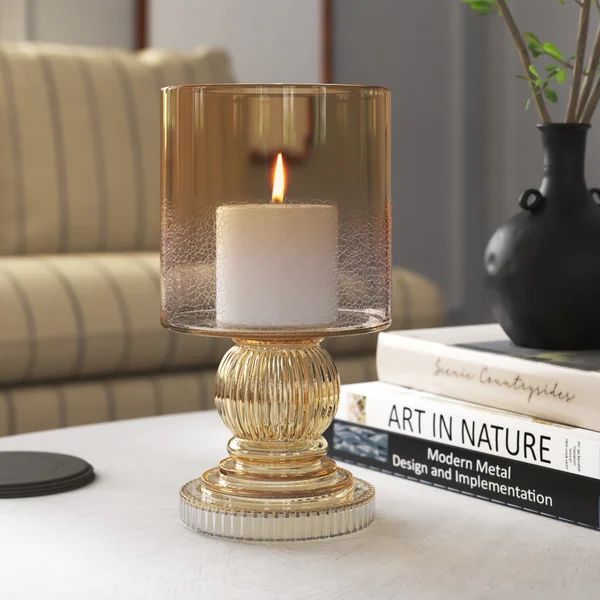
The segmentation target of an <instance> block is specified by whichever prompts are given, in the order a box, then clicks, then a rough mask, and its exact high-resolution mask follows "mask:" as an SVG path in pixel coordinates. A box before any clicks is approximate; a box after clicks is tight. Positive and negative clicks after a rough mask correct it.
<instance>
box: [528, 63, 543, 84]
mask: <svg viewBox="0 0 600 600" xmlns="http://www.w3.org/2000/svg"><path fill="white" fill-rule="evenodd" d="M529 72H530V73H531V74H532V75H533V76H534V77H535V78H536V79H537V80H538V81H539V80H540V79H541V78H540V74H539V73H538V71H537V69H536V68H535V66H534V65H529Z"/></svg>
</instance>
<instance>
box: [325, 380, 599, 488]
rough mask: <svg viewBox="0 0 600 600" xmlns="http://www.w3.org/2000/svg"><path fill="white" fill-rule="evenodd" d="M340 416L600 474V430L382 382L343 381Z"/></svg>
mask: <svg viewBox="0 0 600 600" xmlns="http://www.w3.org/2000/svg"><path fill="white" fill-rule="evenodd" d="M336 419H337V420H341V421H346V422H350V423H356V424H358V425H366V426H368V427H373V428H376V429H381V430H384V431H389V432H392V433H400V434H403V435H407V436H411V437H418V438H421V439H424V440H428V441H431V442H437V443H440V444H446V445H449V446H454V447H457V448H465V449H467V450H474V451H477V452H483V453H486V454H490V455H493V456H501V457H503V458H508V459H512V460H518V461H521V462H525V463H528V464H533V465H537V466H541V467H546V468H551V469H555V470H559V471H564V472H566V473H573V474H576V475H583V476H585V477H592V478H595V479H600V433H598V432H595V431H589V430H587V429H579V428H575V427H569V426H566V425H559V424H555V423H547V422H543V421H539V420H536V419H534V418H531V417H527V416H523V415H516V414H514V413H511V412H507V411H501V410H496V409H491V408H486V407H483V406H477V405H473V404H470V403H466V402H461V401H458V400H452V399H450V398H444V397H442V396H437V395H434V394H429V393H427V392H420V391H416V390H412V389H409V388H404V387H401V386H398V385H392V384H386V383H382V382H377V381H375V382H369V383H358V384H352V385H344V386H342V393H341V395H340V404H339V407H338V411H337V414H336Z"/></svg>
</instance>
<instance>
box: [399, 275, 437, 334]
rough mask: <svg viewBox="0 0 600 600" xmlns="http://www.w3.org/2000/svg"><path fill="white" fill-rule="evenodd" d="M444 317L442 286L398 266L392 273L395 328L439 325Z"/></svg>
mask: <svg viewBox="0 0 600 600" xmlns="http://www.w3.org/2000/svg"><path fill="white" fill-rule="evenodd" d="M443 320H444V305H443V302H442V295H441V292H440V289H439V288H438V287H437V285H435V283H433V282H432V281H431V280H429V279H427V278H426V277H423V275H419V274H417V273H413V272H412V271H408V270H407V269H403V268H401V267H397V268H395V269H394V270H393V273H392V325H391V329H419V328H425V327H437V326H439V325H441V324H442V322H443Z"/></svg>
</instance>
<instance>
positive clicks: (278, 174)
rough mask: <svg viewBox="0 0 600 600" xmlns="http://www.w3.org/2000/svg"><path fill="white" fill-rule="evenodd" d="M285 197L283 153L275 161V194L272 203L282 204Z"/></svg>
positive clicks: (272, 196)
mask: <svg viewBox="0 0 600 600" xmlns="http://www.w3.org/2000/svg"><path fill="white" fill-rule="evenodd" d="M284 197H285V166H284V164H283V156H282V154H281V152H280V153H279V154H278V155H277V160H276V161H275V170H274V172H273V193H272V195H271V202H273V203H275V204H281V203H282V202H283V199H284Z"/></svg>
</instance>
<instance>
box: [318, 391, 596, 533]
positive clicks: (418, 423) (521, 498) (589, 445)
mask: <svg viewBox="0 0 600 600" xmlns="http://www.w3.org/2000/svg"><path fill="white" fill-rule="evenodd" d="M494 427H495V428H496V429H495V430H494V429H493V428H494ZM484 431H485V432H486V433H485V434H482V432H484ZM494 431H498V432H499V434H498V440H495V435H494V434H493V433H492V435H491V436H490V433H491V432H494ZM477 432H478V433H477ZM507 432H508V435H510V436H512V442H509V446H508V448H507V447H506V445H505V442H506V439H507V438H506V437H505V439H504V440H502V439H501V438H502V437H503V436H506V435H507ZM518 432H519V437H520V451H518V449H517V445H516V439H517V433H518ZM525 433H527V434H528V436H527V441H528V445H527V447H528V451H527V452H526V451H525V450H524V448H523V445H522V444H523V441H524V439H525V437H524V434H525ZM326 438H327V440H328V442H329V453H330V455H331V456H332V457H333V458H336V459H339V460H345V461H348V462H351V463H354V464H358V465H362V466H366V467H369V468H372V469H376V470H379V471H382V472H384V473H388V474H394V475H399V476H401V477H405V478H407V479H411V480H414V481H418V482H421V483H427V484H430V485H434V486H436V487H440V488H444V489H447V490H450V491H454V492H460V493H464V494H467V495H471V496H474V497H477V498H480V499H485V500H490V501H492V502H495V503H500V504H505V505H507V506H511V507H514V508H520V509H523V510H527V511H530V512H535V513H539V514H542V515H545V516H551V517H554V518H558V519H561V520H565V521H568V522H571V523H575V524H579V525H585V526H587V527H593V528H595V529H598V528H599V527H600V522H599V511H600V471H599V462H600V450H599V448H600V446H599V443H600V434H598V433H596V432H591V431H586V430H580V429H577V428H572V427H565V426H561V425H556V424H552V423H540V422H537V421H535V420H533V419H529V418H527V417H523V416H520V415H512V414H510V413H506V412H504V411H497V410H493V409H486V408H485V407H478V406H475V405H473V406H472V405H469V404H467V403H463V402H458V401H454V400H449V399H446V398H441V397H436V396H433V395H431V394H426V393H424V392H414V391H413V390H409V389H405V388H400V387H399V386H393V385H388V384H384V383H380V382H373V383H364V384H354V385H347V386H342V394H341V398H340V407H339V409H338V412H337V414H336V418H335V420H334V422H333V424H332V426H331V427H330V428H329V429H328V431H327V432H326ZM482 440H483V441H482ZM492 440H493V441H492ZM510 444H512V446H511V445H510ZM533 449H535V450H536V452H535V456H534V454H533ZM507 450H511V452H508V451H507Z"/></svg>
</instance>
